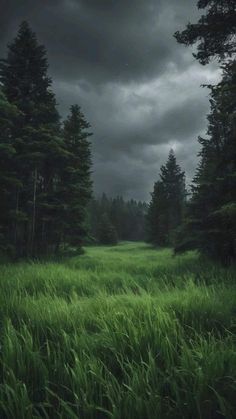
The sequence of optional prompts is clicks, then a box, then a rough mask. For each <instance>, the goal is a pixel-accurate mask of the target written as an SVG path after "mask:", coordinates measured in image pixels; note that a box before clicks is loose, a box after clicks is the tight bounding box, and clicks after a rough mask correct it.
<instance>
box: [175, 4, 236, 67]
mask: <svg viewBox="0 0 236 419" xmlns="http://www.w3.org/2000/svg"><path fill="white" fill-rule="evenodd" d="M197 5H198V8H199V9H206V13H205V14H204V15H202V16H201V18H200V19H199V21H198V22H197V23H194V24H191V23H189V24H188V25H187V28H186V29H185V30H184V31H182V32H176V33H175V37H176V39H177V41H178V42H180V43H182V44H185V45H193V44H195V43H198V44H197V54H194V56H195V57H196V58H197V59H198V60H199V61H200V62H201V64H207V63H208V62H209V61H210V59H211V58H217V59H218V60H219V61H222V60H224V59H225V58H228V57H232V56H233V55H234V54H235V53H236V44H235V33H236V2H235V0H199V1H198V3H197Z"/></svg>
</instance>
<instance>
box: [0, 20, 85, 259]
mask: <svg viewBox="0 0 236 419" xmlns="http://www.w3.org/2000/svg"><path fill="white" fill-rule="evenodd" d="M47 70H48V61H47V56H46V50H45V48H44V47H43V46H42V45H39V43H38V41H37V38H36V35H35V34H34V32H33V31H32V30H31V28H30V27H29V25H28V23H27V22H23V23H22V24H21V25H20V28H19V31H18V34H17V37H16V38H15V39H14V40H13V42H12V43H10V44H9V45H8V53H7V57H6V58H5V59H2V60H1V63H0V124H1V131H0V186H1V202H0V206H1V208H0V246H1V248H2V249H4V250H7V251H8V252H10V253H11V254H13V255H15V256H24V257H25V256H30V257H32V256H38V255H41V254H47V253H52V252H55V251H56V250H58V248H59V247H60V245H61V243H63V242H66V243H70V244H73V245H79V244H80V243H81V240H82V239H83V237H84V236H85V235H86V234H87V233H86V223H85V218H86V217H85V216H86V213H85V211H86V205H87V203H88V201H89V199H90V197H91V193H92V182H91V178H90V172H91V150H90V142H89V137H90V135H91V133H90V130H89V128H90V126H89V123H88V122H87V121H86V119H85V117H84V115H83V113H82V111H81V109H80V107H79V106H78V105H73V106H71V108H70V112H69V115H68V117H67V119H66V120H65V121H64V122H63V123H62V122H61V120H60V116H59V113H58V111H57V106H56V100H55V95H54V93H53V91H52V89H51V85H52V81H51V79H50V78H49V77H48V74H47Z"/></svg>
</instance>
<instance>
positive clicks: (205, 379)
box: [0, 243, 236, 419]
mask: <svg viewBox="0 0 236 419" xmlns="http://www.w3.org/2000/svg"><path fill="white" fill-rule="evenodd" d="M0 275H1V281H0V313H1V317H0V319H1V322H0V328H1V354H0V357H1V372H0V373H1V385H0V417H1V418H19V419H21V418H22V419H28V418H29V419H30V418H40V417H43V418H50V419H51V418H65V419H68V418H69V419H70V418H72V419H73V418H85V419H87V418H89V419H90V418H91V419H92V418H96V419H97V418H98V419H99V418H114V419H119V418H120V419H121V418H122V419H123V418H125V419H126V418H127V419H132V418H135V419H145V418H147V419H149V418H150V419H151V418H161V419H165V418H173V419H175V418H176V419H178V418H179V419H181V418H186V419H187V418H193V419H194V418H202V419H209V418H212V419H217V418H227V419H228V418H229V419H230V418H232V419H233V418H234V412H235V409H236V401H235V391H236V345H235V329H236V309H235V307H236V304H235V303H236V287H235V269H234V268H228V269H225V268H221V267H219V266H216V265H214V264H211V263H210V262H207V261H204V260H202V259H199V257H198V255H197V254H195V253H188V254H186V255H183V256H178V257H173V256H172V253H171V251H170V250H154V249H152V248H150V247H149V246H145V245H144V244H143V243H140V244H133V243H122V244H120V245H119V246H117V247H91V248H88V249H86V253H85V254H84V255H83V256H79V257H73V258H71V259H67V260H65V261H64V262H61V263H20V264H16V265H5V266H1V268H0Z"/></svg>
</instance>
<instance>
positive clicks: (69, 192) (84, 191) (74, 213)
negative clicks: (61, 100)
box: [61, 105, 92, 245]
mask: <svg viewBox="0 0 236 419" xmlns="http://www.w3.org/2000/svg"><path fill="white" fill-rule="evenodd" d="M89 127H90V125H89V124H88V122H87V121H86V120H85V117H84V115H83V114H82V112H81V109H80V107H79V106H78V105H73V106H71V109H70V115H69V116H68V118H67V119H66V121H65V122H64V130H63V136H64V144H65V147H66V151H67V152H68V156H67V159H66V165H65V167H64V169H63V172H62V188H61V200H62V201H63V202H64V203H65V205H64V211H65V215H64V217H65V220H66V221H65V226H64V240H65V241H66V242H68V243H70V244H74V245H80V244H81V242H82V240H83V239H84V237H85V236H86V234H87V227H86V223H85V219H86V210H87V204H88V202H89V200H90V198H91V193H92V182H91V177H90V174H91V151H90V142H89V140H88V138H89V137H90V136H91V135H92V134H91V133H89V132H88V129H89Z"/></svg>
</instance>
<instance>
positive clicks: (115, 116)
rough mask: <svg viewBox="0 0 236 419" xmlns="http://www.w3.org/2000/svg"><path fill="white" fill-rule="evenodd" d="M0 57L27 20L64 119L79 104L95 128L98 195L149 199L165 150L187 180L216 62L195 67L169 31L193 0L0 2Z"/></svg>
mask: <svg viewBox="0 0 236 419" xmlns="http://www.w3.org/2000/svg"><path fill="white" fill-rule="evenodd" d="M0 12H1V13H0V35H1V39H0V54H1V57H2V56H4V55H5V54H6V44H7V43H8V42H9V41H11V40H12V38H13V37H14V36H15V35H16V32H17V28H18V25H19V23H20V22H21V21H22V20H28V21H29V23H30V24H31V26H32V28H33V30H34V31H35V32H36V33H37V36H38V39H39V41H40V43H43V44H44V45H45V46H46V48H47V51H48V58H49V65H50V67H49V73H50V75H51V76H52V78H53V88H54V91H55V93H56V96H57V102H58V105H59V110H60V113H61V114H62V116H63V117H64V116H65V115H66V114H67V112H68V108H69V106H70V105H71V104H74V103H78V104H79V105H81V107H82V110H83V111H84V113H85V115H86V117H87V119H88V120H89V122H90V123H91V125H92V131H93V133H94V136H93V139H92V143H93V145H92V150H93V162H94V165H93V172H94V173H93V178H94V188H95V192H96V193H97V194H99V193H102V192H103V191H104V192H106V193H107V194H108V195H116V194H122V195H123V196H124V197H125V198H134V199H141V200H149V196H150V191H151V190H152V187H153V183H154V181H155V180H156V179H157V177H158V172H159V169H160V165H161V164H163V163H164V162H165V161H166V158H167V155H168V152H169V149H170V148H171V147H172V148H174V150H175V152H176V155H177V159H178V161H179V163H180V164H181V166H182V168H183V169H184V170H185V171H186V176H187V181H188V182H189V181H190V180H191V178H192V175H193V173H194V170H195V168H196V164H197V157H196V155H197V152H198V150H199V146H198V143H197V137H198V135H204V132H205V130H206V114H207V112H208V110H209V100H208V99H209V98H208V91H207V89H203V88H201V87H200V86H201V84H204V83H209V82H215V81H216V80H217V79H218V77H219V70H218V67H217V66H216V64H211V65H208V66H205V67H203V66H201V65H200V64H198V63H197V62H196V61H195V59H194V58H193V57H192V50H191V48H186V47H184V46H182V45H178V44H177V42H176V40H175V39H174V38H173V33H174V32H175V31H176V30H181V29H183V28H184V26H185V25H186V23H187V22H188V21H191V22H193V21H196V20H197V17H198V11H197V9H196V0H43V1H42V0H20V1H19V0H0Z"/></svg>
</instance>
